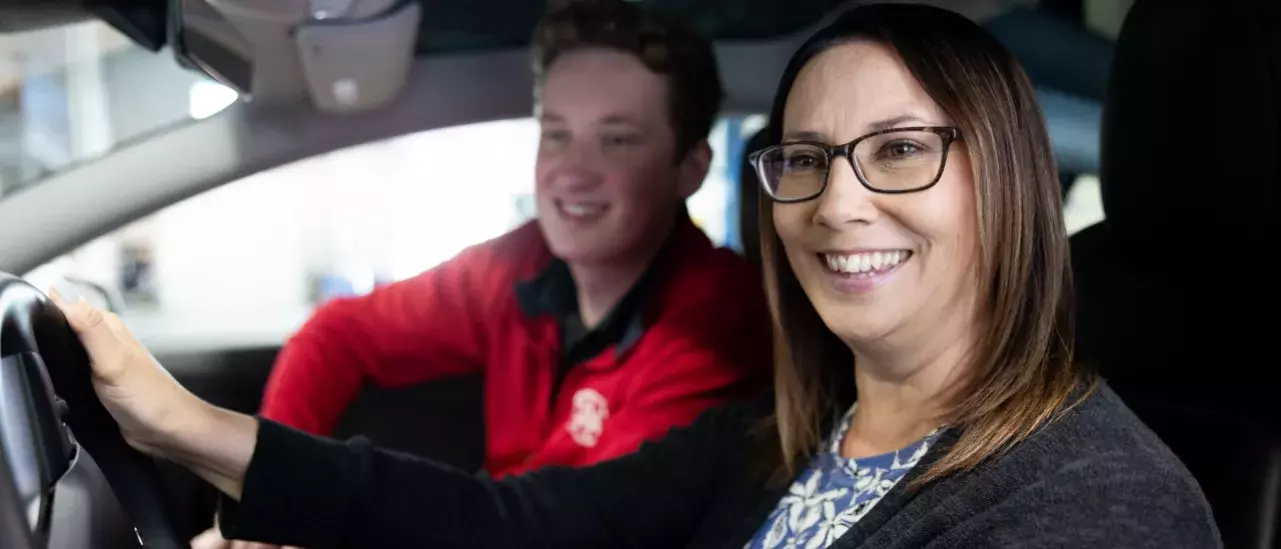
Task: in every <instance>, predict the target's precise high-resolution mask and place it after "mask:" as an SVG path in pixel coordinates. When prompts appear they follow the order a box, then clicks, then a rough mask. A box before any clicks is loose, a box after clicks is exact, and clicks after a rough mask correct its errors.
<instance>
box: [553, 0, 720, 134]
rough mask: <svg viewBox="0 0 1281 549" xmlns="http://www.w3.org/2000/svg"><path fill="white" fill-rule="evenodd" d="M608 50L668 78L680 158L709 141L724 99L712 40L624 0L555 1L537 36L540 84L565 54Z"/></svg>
mask: <svg viewBox="0 0 1281 549" xmlns="http://www.w3.org/2000/svg"><path fill="white" fill-rule="evenodd" d="M580 48H609V49H614V50H618V51H622V52H625V53H630V54H632V55H634V56H636V58H637V59H639V60H640V61H641V63H643V64H644V65H645V67H647V68H648V69H649V70H651V71H653V72H655V73H657V74H661V75H663V76H665V77H667V84H668V118H669V122H670V123H671V125H672V129H673V130H674V131H675V133H676V153H677V158H678V159H680V158H684V156H685V154H686V153H688V152H689V151H690V150H691V149H693V148H694V146H695V145H697V144H698V143H699V142H700V141H702V140H704V139H707V135H708V133H710V132H711V130H712V124H713V123H715V121H716V115H717V113H718V112H719V111H720V108H721V103H722V102H723V101H724V99H725V91H724V88H723V87H722V85H721V79H720V72H719V69H718V67H717V65H716V55H715V54H714V53H713V51H712V44H711V42H710V41H709V40H707V39H706V38H704V37H703V36H702V35H700V34H699V33H698V32H697V31H695V30H694V29H693V28H692V27H690V26H689V25H687V24H685V23H684V22H682V21H680V20H678V19H676V18H673V17H669V16H666V15H664V14H661V13H658V12H655V11H652V10H646V9H644V8H641V7H639V6H636V5H634V4H630V3H627V2H624V1H622V0H550V1H549V2H548V7H547V13H546V14H545V15H544V16H543V18H542V20H541V21H540V22H539V23H538V27H537V28H536V29H535V31H534V37H533V64H534V67H533V68H534V79H535V83H536V85H535V88H536V89H538V90H541V89H542V86H543V82H544V79H545V78H546V76H547V70H548V68H549V67H551V65H552V63H553V62H555V61H556V58H557V57H559V56H560V55H561V54H564V53H566V52H570V51H573V50H576V49H580Z"/></svg>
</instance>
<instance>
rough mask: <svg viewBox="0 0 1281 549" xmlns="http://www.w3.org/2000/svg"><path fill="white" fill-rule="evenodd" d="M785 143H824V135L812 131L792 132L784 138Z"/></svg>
mask: <svg viewBox="0 0 1281 549" xmlns="http://www.w3.org/2000/svg"><path fill="white" fill-rule="evenodd" d="M783 141H818V142H820V143H823V142H825V141H823V134H820V133H818V132H810V131H799V132H790V133H788V134H787V135H784V136H783Z"/></svg>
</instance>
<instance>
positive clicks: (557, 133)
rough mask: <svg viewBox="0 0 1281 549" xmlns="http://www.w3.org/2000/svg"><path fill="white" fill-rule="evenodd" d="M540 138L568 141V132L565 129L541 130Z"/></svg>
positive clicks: (551, 140)
mask: <svg viewBox="0 0 1281 549" xmlns="http://www.w3.org/2000/svg"><path fill="white" fill-rule="evenodd" d="M542 140H543V141H548V142H553V143H563V142H565V141H569V132H567V131H565V130H543V133H542Z"/></svg>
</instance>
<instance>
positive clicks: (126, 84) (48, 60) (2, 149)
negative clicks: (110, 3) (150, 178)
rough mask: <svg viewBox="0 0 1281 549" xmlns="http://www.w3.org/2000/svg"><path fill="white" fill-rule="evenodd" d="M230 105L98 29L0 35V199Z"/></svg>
mask: <svg viewBox="0 0 1281 549" xmlns="http://www.w3.org/2000/svg"><path fill="white" fill-rule="evenodd" d="M235 99H236V95H235V93H234V92H232V91H231V90H230V89H229V88H225V87H223V86H221V85H218V84H214V83H213V82H211V81H208V80H206V79H205V78H204V77H203V76H201V75H199V74H197V73H196V72H194V71H187V70H183V69H181V68H179V66H178V65H177V64H176V63H175V62H174V60H173V56H172V55H171V54H170V53H168V52H167V51H162V52H160V53H155V52H152V51H149V50H146V49H143V48H141V47H139V46H137V45H135V44H134V43H133V42H131V41H130V40H129V39H128V38H126V37H125V36H124V35H122V34H120V33H119V32H117V31H116V30H114V29H112V28H111V27H110V26H108V25H107V24H105V23H102V22H97V21H95V22H85V23H77V24H72V25H64V26H59V27H53V28H49V29H43V30H39V31H31V32H21V33H15V34H0V199H3V198H4V197H5V196H7V195H11V194H13V193H15V192H18V191H20V190H21V189H24V188H26V187H29V186H31V185H33V184H36V183H38V182H39V181H41V180H43V179H45V178H46V177H48V176H49V175H50V174H54V173H57V172H59V171H62V170H65V169H67V168H69V167H71V166H73V165H76V164H79V163H82V162H86V161H89V160H93V159H95V158H98V157H100V156H102V155H104V154H107V153H109V152H111V151H112V150H114V149H117V148H119V147H120V146H121V145H123V144H125V143H128V142H131V141H133V140H136V139H141V138H144V137H146V136H148V135H149V134H152V133H154V132H157V131H161V130H163V129H166V128H169V127H171V126H173V125H174V124H179V123H182V122H185V121H189V120H192V119H193V118H203V117H205V116H209V115H212V114H214V113H216V112H218V111H219V110H221V109H223V108H225V107H226V106H228V105H230V104H231V103H232V102H234V101H235Z"/></svg>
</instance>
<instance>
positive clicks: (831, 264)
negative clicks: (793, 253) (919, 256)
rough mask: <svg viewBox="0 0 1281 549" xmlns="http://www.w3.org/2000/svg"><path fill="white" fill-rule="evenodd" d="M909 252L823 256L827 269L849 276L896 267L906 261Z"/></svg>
mask: <svg viewBox="0 0 1281 549" xmlns="http://www.w3.org/2000/svg"><path fill="white" fill-rule="evenodd" d="M908 255H909V252H907V251H905V250H898V251H893V252H864V253H857V254H850V255H835V254H823V259H825V260H826V261H827V268H829V269H831V270H833V271H836V272H840V273H850V274H872V273H875V272H878V271H883V270H886V269H889V268H891V267H894V266H897V265H898V264H899V263H902V262H903V260H905V259H907V257H908Z"/></svg>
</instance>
